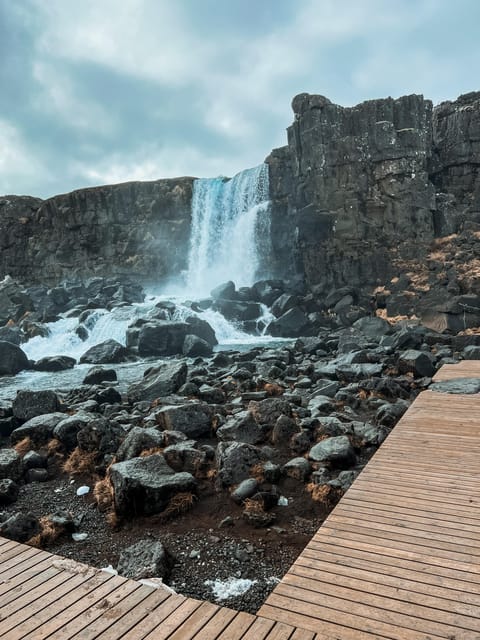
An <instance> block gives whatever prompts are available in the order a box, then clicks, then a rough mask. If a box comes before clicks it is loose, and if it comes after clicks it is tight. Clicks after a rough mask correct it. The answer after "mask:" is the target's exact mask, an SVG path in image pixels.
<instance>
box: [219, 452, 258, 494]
mask: <svg viewBox="0 0 480 640" xmlns="http://www.w3.org/2000/svg"><path fill="white" fill-rule="evenodd" d="M216 457H217V466H218V476H219V479H220V481H221V482H222V484H223V485H225V486H227V487H228V486H231V485H232V484H238V483H239V482H241V481H242V480H246V479H247V478H248V477H249V476H250V471H251V468H252V467H253V466H254V465H256V464H259V463H260V462H262V461H263V460H264V454H263V453H262V451H261V450H260V449H259V448H258V447H255V446H253V445H251V444H246V443H243V442H233V443H232V442H221V443H220V444H219V445H218V447H217V454H216Z"/></svg>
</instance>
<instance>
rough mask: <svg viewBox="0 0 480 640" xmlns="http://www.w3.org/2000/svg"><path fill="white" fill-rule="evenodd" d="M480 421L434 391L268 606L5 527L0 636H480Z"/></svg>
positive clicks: (478, 398) (0, 541) (474, 401)
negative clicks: (224, 601) (215, 595)
mask: <svg viewBox="0 0 480 640" xmlns="http://www.w3.org/2000/svg"><path fill="white" fill-rule="evenodd" d="M456 367H458V369H457V368H456ZM460 369H462V372H463V373H462V375H457V374H459V373H460V371H459V370H460ZM467 370H468V374H466V373H465V371H467ZM454 377H457V378H458V377H480V362H478V363H475V362H474V361H469V364H468V367H467V366H466V365H465V364H464V363H461V365H449V366H448V368H447V367H444V368H443V369H442V370H441V372H440V373H439V374H437V377H436V379H442V380H444V379H451V378H454ZM479 423H480V394H475V395H469V396H460V395H447V394H440V393H434V392H430V391H426V392H424V393H422V394H421V395H420V396H419V397H418V398H417V400H416V401H415V402H414V404H413V405H412V406H411V408H410V409H409V410H408V412H407V413H406V414H405V416H404V417H403V418H402V420H401V421H400V422H399V424H398V425H397V426H396V427H395V429H394V430H393V431H392V433H391V434H390V436H389V437H388V438H387V440H386V442H385V443H384V444H383V445H382V447H381V448H380V449H379V451H378V452H377V453H376V454H375V456H374V457H373V458H372V460H371V461H370V463H369V464H368V465H367V467H366V468H365V470H364V471H363V472H362V473H361V474H360V476H359V477H358V478H357V480H356V481H355V482H354V484H353V485H352V487H351V488H350V489H349V491H348V492H347V493H346V494H345V496H344V497H343V498H342V500H341V501H340V502H339V504H338V505H337V507H336V508H335V509H334V511H333V512H332V513H331V515H330V516H329V517H328V519H327V520H326V522H325V523H324V525H323V526H322V527H321V528H320V529H319V531H318V532H317V534H316V535H315V536H314V538H313V539H312V541H311V542H310V544H309V545H308V546H307V547H306V549H305V550H304V551H303V553H302V554H301V555H300V557H299V558H298V559H297V561H296V562H295V564H294V565H293V566H292V567H291V569H290V571H289V572H288V574H287V575H286V576H285V577H284V579H283V580H282V582H281V583H280V584H279V585H278V586H277V587H276V588H275V590H274V591H273V592H272V594H271V595H270V596H269V598H268V599H267V601H266V603H265V604H264V605H263V607H262V608H261V609H260V611H259V615H258V616H253V615H250V614H246V613H240V612H236V611H233V610H231V609H227V608H224V607H219V606H217V605H214V604H211V603H208V602H200V601H198V600H194V599H191V598H185V597H183V596H180V595H172V594H170V593H169V592H167V591H166V590H164V589H154V588H152V587H148V586H144V585H141V584H140V583H138V582H135V581H133V580H127V579H126V578H122V577H119V576H112V575H110V574H107V573H104V572H101V571H99V570H97V569H93V568H91V567H87V566H85V565H82V564H79V563H75V562H72V561H70V560H66V559H62V558H60V557H58V556H54V555H52V554H49V553H47V552H45V551H41V550H38V549H34V548H31V547H27V546H25V545H21V544H18V543H16V542H11V541H9V540H6V539H4V538H0V640H43V639H45V640H46V639H47V638H48V639H60V638H62V639H64V640H68V639H70V638H74V639H78V640H160V639H162V638H165V639H166V638H169V639H171V640H188V639H191V638H197V639H202V640H216V639H219V638H222V639H226V640H235V639H243V638H245V639H252V640H266V639H268V640H313V639H314V638H315V639H316V640H327V639H330V640H333V639H336V640H352V639H354V640H363V639H372V638H392V639H398V640H404V639H405V640H409V639H424V640H426V639H427V638H428V639H432V640H433V639H435V638H448V639H450V640H461V639H474V638H475V639H480V509H479V507H480V484H479V476H480V428H479Z"/></svg>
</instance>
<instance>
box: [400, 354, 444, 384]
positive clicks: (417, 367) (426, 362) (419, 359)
mask: <svg viewBox="0 0 480 640" xmlns="http://www.w3.org/2000/svg"><path fill="white" fill-rule="evenodd" d="M398 370H399V371H400V373H413V375H414V376H415V377H428V378H430V377H431V376H433V374H434V373H435V363H434V360H433V357H432V356H431V354H430V353H426V352H425V351H417V350H415V349H408V350H407V351H402V352H401V353H400V354H399V356H398Z"/></svg>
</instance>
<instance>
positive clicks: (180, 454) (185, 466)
mask: <svg viewBox="0 0 480 640" xmlns="http://www.w3.org/2000/svg"><path fill="white" fill-rule="evenodd" d="M163 456H164V458H165V460H166V461H167V464H168V465H169V466H170V467H172V469H173V470H174V471H188V472H189V473H191V474H193V475H194V476H195V475H197V474H198V473H199V472H201V471H202V470H203V469H205V465H206V463H207V458H208V457H207V453H206V452H205V451H203V450H202V449H199V448H197V446H196V442H195V440H186V441H185V442H179V443H177V444H172V445H169V446H168V447H166V448H165V449H164V451H163Z"/></svg>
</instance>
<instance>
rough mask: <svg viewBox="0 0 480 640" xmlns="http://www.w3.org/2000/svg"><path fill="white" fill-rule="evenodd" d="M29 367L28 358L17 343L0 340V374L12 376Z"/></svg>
mask: <svg viewBox="0 0 480 640" xmlns="http://www.w3.org/2000/svg"><path fill="white" fill-rule="evenodd" d="M29 367H30V363H29V361H28V358H27V356H26V355H25V353H24V352H23V351H22V350H21V349H20V347H19V346H18V345H16V344H13V343H12V342H6V341H4V340H0V376H14V375H15V374H17V373H18V372H19V371H22V370H23V369H28V368H29Z"/></svg>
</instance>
